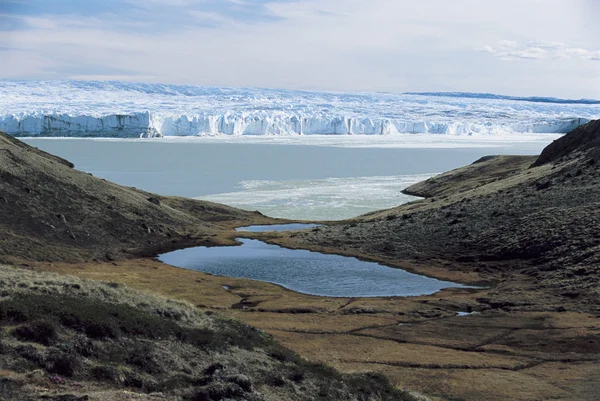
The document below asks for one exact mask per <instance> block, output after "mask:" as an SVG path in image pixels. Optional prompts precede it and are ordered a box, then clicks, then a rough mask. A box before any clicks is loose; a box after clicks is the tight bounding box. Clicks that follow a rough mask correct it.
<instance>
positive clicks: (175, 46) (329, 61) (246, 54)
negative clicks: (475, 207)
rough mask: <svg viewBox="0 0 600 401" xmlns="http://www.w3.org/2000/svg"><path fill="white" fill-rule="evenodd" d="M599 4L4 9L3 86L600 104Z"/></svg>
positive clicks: (6, 2) (256, 0)
mask: <svg viewBox="0 0 600 401" xmlns="http://www.w3.org/2000/svg"><path fill="white" fill-rule="evenodd" d="M598 20H600V0H411V1H408V0H121V1H116V0H101V1H96V0H0V60H1V62H0V79H90V80H124V81H140V82H160V83H176V84H194V85H207V86H243V87H264V88H287V89H303V90H331V91H350V92H356V91H369V92H370V91H387V92H406V91H464V92H491V93H498V94H506V95H519V96H530V95H536V96H555V97H567V98H596V99H600V24H598V23H597V21H598Z"/></svg>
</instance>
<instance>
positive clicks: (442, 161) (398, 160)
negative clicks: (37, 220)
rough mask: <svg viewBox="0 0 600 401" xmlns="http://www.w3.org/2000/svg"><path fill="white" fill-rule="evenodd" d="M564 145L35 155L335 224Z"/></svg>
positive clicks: (456, 141) (216, 144) (393, 143)
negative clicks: (463, 175) (459, 172)
mask: <svg viewBox="0 0 600 401" xmlns="http://www.w3.org/2000/svg"><path fill="white" fill-rule="evenodd" d="M558 137H559V135H551V134H541V135H526V136H523V135H521V136H519V137H518V138H515V137H506V136H504V137H493V138H481V139H477V138H474V137H451V136H443V137H442V138H440V137H439V136H433V135H422V136H420V135H396V136H394V137H380V136H378V137H367V136H344V137H336V138H335V140H334V141H332V139H331V137H330V136H322V137H314V136H311V137H309V136H301V137H293V138H281V137H250V138H222V137H219V138H168V139H167V138H160V139H137V140H128V139H73V138H65V139H48V138H46V139H43V138H25V139H24V140H25V141H26V142H27V143H29V144H30V145H33V146H36V147H39V148H40V149H43V150H46V151H48V152H51V153H53V154H57V155H59V156H62V157H64V158H66V159H68V160H70V161H72V162H74V163H75V165H76V167H77V168H79V169H81V170H84V171H87V172H90V173H92V174H94V175H95V176H98V177H102V178H106V179H108V180H111V181H114V182H117V183H119V184H122V185H126V186H133V187H137V188H141V189H144V190H147V191H151V192H156V193H159V194H163V195H179V196H186V197H194V198H198V199H205V200H210V201H214V202H219V203H224V204H228V205H232V206H236V207H240V208H243V209H248V210H259V211H261V212H263V213H265V214H267V215H270V216H274V217H285V218H292V219H308V220H335V219H343V218H349V217H353V216H357V215H359V214H363V213H367V212H370V211H373V210H378V209H383V208H389V207H393V206H397V205H399V204H402V203H405V202H408V201H411V200H413V199H415V198H413V197H409V196H406V195H403V194H402V193H401V192H400V191H401V190H402V189H404V188H406V187H407V186H408V185H410V184H413V183H415V182H418V181H421V180H423V179H426V178H428V177H430V176H432V175H434V174H436V173H440V172H444V171H447V170H450V169H453V168H457V167H461V166H463V165H466V164H469V163H472V162H473V161H475V160H477V159H479V158H480V157H482V156H486V155H490V154H528V155H534V154H539V153H540V151H541V150H542V149H543V148H544V147H545V146H546V145H547V144H548V143H550V142H551V141H552V140H553V139H556V138H558Z"/></svg>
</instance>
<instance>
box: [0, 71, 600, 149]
mask: <svg viewBox="0 0 600 401" xmlns="http://www.w3.org/2000/svg"><path fill="white" fill-rule="evenodd" d="M467 95H469V94H465V96H458V95H457V94H453V96H447V95H444V94H389V93H357V94H344V93H325V92H303V91H289V90H269V89H250V88H240V89H233V88H206V87H197V86H178V85H160V84H138V83H123V82H87V81H45V82H44V81H0V130H2V131H6V132H8V133H10V134H12V135H16V136H36V135H39V136H95V137H126V138H129V137H154V136H196V135H234V136H239V135H317V134H321V135H349V134H364V135H392V134H398V133H401V134H403V133H408V134H413V133H419V134H449V135H470V134H483V135H502V134H507V133H508V134H518V133H566V132H569V131H571V130H572V129H574V128H576V127H578V126H580V125H582V124H585V123H587V122H588V121H589V120H591V119H594V118H598V117H600V105H598V104H594V103H590V102H589V101H586V102H583V101H582V102H580V103H577V102H576V101H564V102H563V103H560V99H552V102H539V101H536V102H534V101H531V102H528V101H523V100H522V99H519V100H515V99H510V98H508V99H507V98H503V97H489V96H488V97H475V96H472V94H471V95H470V96H467Z"/></svg>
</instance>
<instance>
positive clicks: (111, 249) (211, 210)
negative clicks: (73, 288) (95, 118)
mask: <svg viewBox="0 0 600 401" xmlns="http://www.w3.org/2000/svg"><path fill="white" fill-rule="evenodd" d="M254 221H262V222H268V221H272V219H269V218H266V217H264V216H262V215H260V214H258V213H251V212H246V211H241V210H238V209H234V208H230V207H226V206H222V205H217V204H214V203H210V202H202V201H195V200H190V199H182V198H176V197H162V196H158V195H154V194H151V193H147V192H144V191H140V190H137V189H135V188H127V187H122V186H120V185H117V184H114V183H112V182H108V181H106V180H103V179H99V178H96V177H93V176H91V175H90V174H86V173H84V172H81V171H77V170H75V169H74V168H73V165H72V164H71V163H69V162H68V161H66V160H63V159H61V158H59V157H56V156H53V155H50V154H48V153H45V152H42V151H40V150H37V149H35V148H32V147H30V146H28V145H26V144H24V143H23V142H20V141H19V140H17V139H14V138H11V137H10V136H8V135H6V134H4V133H0V255H5V256H7V255H8V256H10V257H20V258H25V259H32V260H49V261H58V260H62V261H81V260H91V259H99V260H107V259H108V260H112V259H119V258H123V257H130V256H139V255H149V254H152V253H153V252H155V251H159V250H163V249H168V248H173V247H181V246H182V245H183V244H189V243H203V244H205V243H214V242H216V241H218V240H219V238H218V236H219V233H220V232H221V231H222V230H223V228H230V227H231V226H232V225H235V224H236V223H237V224H239V223H249V222H254ZM5 259H6V258H5Z"/></svg>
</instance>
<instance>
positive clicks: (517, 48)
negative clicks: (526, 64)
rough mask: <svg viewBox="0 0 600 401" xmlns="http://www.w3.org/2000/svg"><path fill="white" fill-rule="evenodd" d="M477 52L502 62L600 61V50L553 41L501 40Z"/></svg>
mask: <svg viewBox="0 0 600 401" xmlns="http://www.w3.org/2000/svg"><path fill="white" fill-rule="evenodd" d="M476 50H478V51H480V52H484V53H490V54H493V55H494V56H495V57H497V58H499V59H501V60H507V61H510V60H518V59H522V60H540V59H554V60H569V59H571V58H578V59H581V60H591V61H598V60H600V50H587V49H583V48H578V47H570V46H568V45H567V44H565V43H563V42H551V41H539V40H538V41H529V42H526V43H523V44H520V43H518V42H515V41H509V40H500V41H498V42H496V44H495V45H493V46H492V45H484V46H482V47H479V48H477V49H476Z"/></svg>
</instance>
